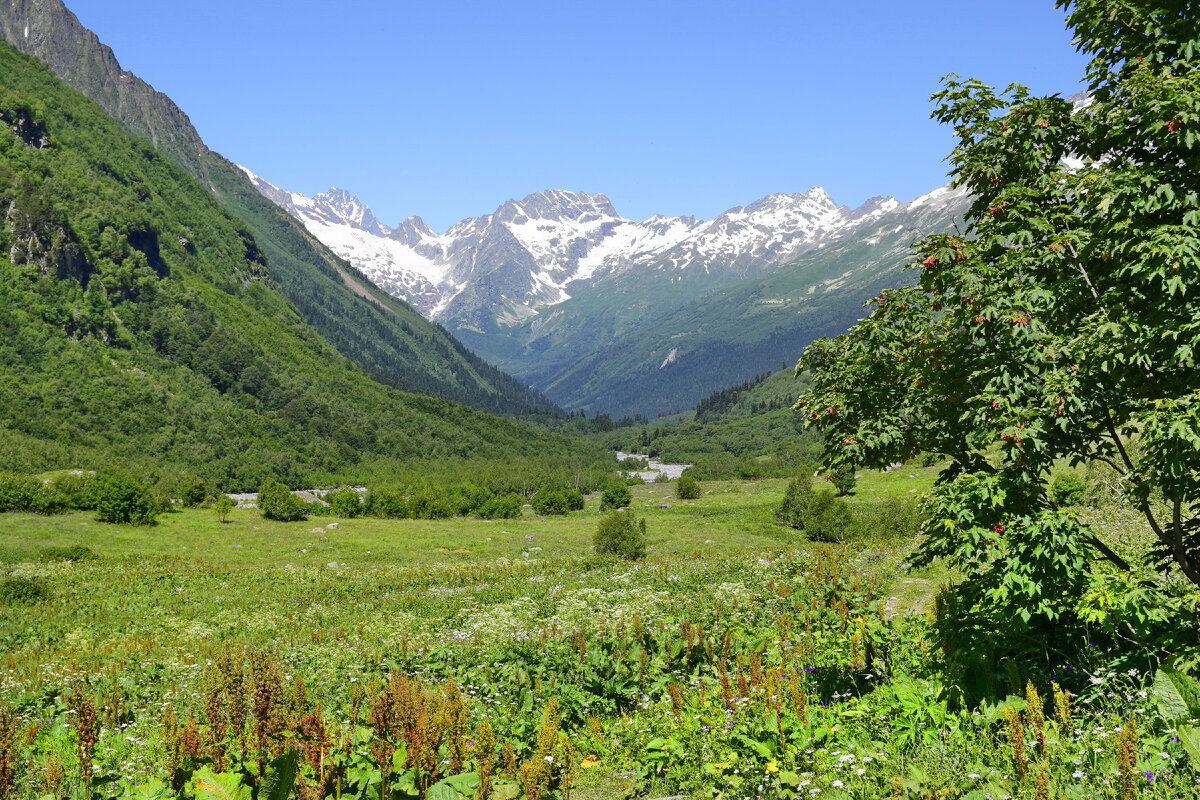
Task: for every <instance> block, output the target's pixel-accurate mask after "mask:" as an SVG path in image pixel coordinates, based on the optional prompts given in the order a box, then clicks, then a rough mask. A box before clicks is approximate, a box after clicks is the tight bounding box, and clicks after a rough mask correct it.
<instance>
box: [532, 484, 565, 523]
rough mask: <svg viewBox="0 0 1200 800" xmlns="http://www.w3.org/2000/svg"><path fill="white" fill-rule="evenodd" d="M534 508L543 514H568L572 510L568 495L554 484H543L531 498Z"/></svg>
mask: <svg viewBox="0 0 1200 800" xmlns="http://www.w3.org/2000/svg"><path fill="white" fill-rule="evenodd" d="M529 505H531V506H533V510H534V511H536V512H537V513H539V514H541V515H542V516H552V515H559V514H566V513H567V512H568V511H570V508H569V506H568V503H567V498H566V496H565V495H564V494H563V493H562V492H561V491H559V490H558V489H555V488H554V487H553V486H543V487H542V488H541V489H538V490H537V492H536V493H535V494H534V495H533V497H532V498H530V500H529Z"/></svg>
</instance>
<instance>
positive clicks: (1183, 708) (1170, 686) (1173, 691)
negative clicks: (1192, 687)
mask: <svg viewBox="0 0 1200 800" xmlns="http://www.w3.org/2000/svg"><path fill="white" fill-rule="evenodd" d="M1173 677H1174V676H1173V675H1172V674H1171V673H1168V672H1167V671H1166V670H1161V669H1160V670H1159V671H1158V672H1156V673H1155V674H1154V696H1155V701H1156V702H1157V704H1158V712H1159V713H1160V714H1162V715H1163V716H1164V717H1165V718H1167V719H1187V717H1188V707H1187V703H1186V702H1185V701H1184V699H1183V695H1182V694H1180V692H1179V688H1178V687H1177V686H1176V685H1175V681H1174V680H1173Z"/></svg>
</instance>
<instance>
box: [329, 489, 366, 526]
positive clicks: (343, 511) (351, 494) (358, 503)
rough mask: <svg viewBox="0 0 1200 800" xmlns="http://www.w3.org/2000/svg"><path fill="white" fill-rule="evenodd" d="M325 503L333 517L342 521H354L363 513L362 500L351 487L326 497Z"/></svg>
mask: <svg viewBox="0 0 1200 800" xmlns="http://www.w3.org/2000/svg"><path fill="white" fill-rule="evenodd" d="M325 501H326V502H327V503H329V510H330V511H332V512H333V515H334V516H336V517H341V518H342V519H352V518H354V517H357V516H359V515H360V514H362V513H363V503H362V498H361V497H360V496H359V494H358V492H356V491H354V490H353V489H351V488H350V487H349V486H347V487H345V488H343V489H338V490H337V491H336V492H331V493H330V494H327V495H325Z"/></svg>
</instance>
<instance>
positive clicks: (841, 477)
mask: <svg viewBox="0 0 1200 800" xmlns="http://www.w3.org/2000/svg"><path fill="white" fill-rule="evenodd" d="M826 479H827V480H828V481H829V482H830V483H832V484H833V488H835V489H837V493H838V497H845V496H846V495H848V494H850V492H852V491H853V490H854V485H855V484H856V483H858V478H856V477H855V475H854V465H852V464H840V465H838V467H837V468H836V469H835V470H833V471H832V472H830V473H829V475H827V476H826Z"/></svg>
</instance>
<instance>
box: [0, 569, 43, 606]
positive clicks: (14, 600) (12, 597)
mask: <svg viewBox="0 0 1200 800" xmlns="http://www.w3.org/2000/svg"><path fill="white" fill-rule="evenodd" d="M49 596H50V592H49V591H47V589H46V587H45V586H43V585H42V584H40V583H38V582H37V581H35V580H31V579H29V578H21V577H17V576H13V577H11V578H5V579H4V580H3V581H0V603H4V604H6V605H22V606H28V605H33V604H34V603H36V602H38V601H40V600H45V599H46V598H47V597H49Z"/></svg>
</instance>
